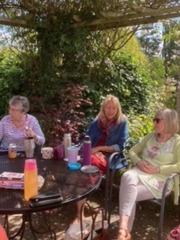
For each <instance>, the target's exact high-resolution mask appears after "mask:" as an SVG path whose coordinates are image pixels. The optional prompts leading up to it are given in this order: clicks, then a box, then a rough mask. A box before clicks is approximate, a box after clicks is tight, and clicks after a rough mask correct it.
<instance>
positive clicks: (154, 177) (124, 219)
mask: <svg viewBox="0 0 180 240" xmlns="http://www.w3.org/2000/svg"><path fill="white" fill-rule="evenodd" d="M153 123H154V132H153V133H150V134H148V135H147V136H145V137H144V138H143V139H142V140H141V141H140V142H139V143H138V144H136V145H135V146H134V147H132V149H130V151H129V158H130V160H131V161H132V163H133V165H134V167H133V168H132V169H130V170H128V171H126V172H125V173H124V174H123V175H122V179H121V185H120V192H119V215H120V219H119V231H118V237H117V240H127V239H130V233H129V232H130V231H131V230H132V226H133V221H134V216H135V207H136V202H138V201H143V200H147V199H153V198H161V196H162V189H163V186H164V183H165V181H166V179H167V177H168V176H169V175H170V174H171V173H174V172H180V158H179V156H180V136H179V135H178V134H177V133H178V132H179V119H178V114H177V112H176V111H175V110H171V109H163V110H159V111H158V112H157V113H156V114H155V117H154V119H153ZM178 185H179V184H178V183H176V184H175V196H176V199H175V203H176V200H177V193H178ZM172 187H173V186H172V184H171V185H170V186H169V188H168V190H167V194H168V193H170V192H171V191H172Z"/></svg>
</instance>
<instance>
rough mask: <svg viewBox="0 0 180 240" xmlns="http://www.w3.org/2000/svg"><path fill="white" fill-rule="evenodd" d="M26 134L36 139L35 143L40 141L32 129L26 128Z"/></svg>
mask: <svg viewBox="0 0 180 240" xmlns="http://www.w3.org/2000/svg"><path fill="white" fill-rule="evenodd" d="M25 134H26V137H32V138H34V141H35V142H36V141H37V140H38V138H37V135H36V134H35V133H34V132H33V131H32V129H30V128H28V127H26V128H25Z"/></svg>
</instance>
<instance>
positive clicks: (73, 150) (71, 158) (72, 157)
mask: <svg viewBox="0 0 180 240" xmlns="http://www.w3.org/2000/svg"><path fill="white" fill-rule="evenodd" d="M78 151H79V148H78V147H76V146H70V147H68V148H67V158H68V162H69V163H76V162H77V156H78Z"/></svg>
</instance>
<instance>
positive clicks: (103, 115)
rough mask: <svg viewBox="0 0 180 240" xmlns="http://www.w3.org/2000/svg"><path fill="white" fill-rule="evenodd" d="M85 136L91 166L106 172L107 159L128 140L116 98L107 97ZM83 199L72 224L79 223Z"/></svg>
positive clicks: (78, 205)
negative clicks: (88, 144)
mask: <svg viewBox="0 0 180 240" xmlns="http://www.w3.org/2000/svg"><path fill="white" fill-rule="evenodd" d="M87 134H88V135H89V136H90V137H91V142H92V156H91V164H92V165H96V166H98V167H99V169H100V171H101V172H102V173H105V172H106V167H107V160H106V159H107V157H108V156H109V155H110V154H111V153H113V152H116V151H122V150H123V149H124V147H125V143H126V140H127V138H128V124H127V118H126V116H125V115H124V114H123V113H122V110H121V105H120V102H119V100H118V98H117V97H115V96H113V95H107V96H106V98H105V99H104V101H103V102H102V104H101V108H100V112H99V113H98V115H97V117H96V118H95V119H94V120H93V121H92V123H91V124H90V127H89V129H88V131H87ZM84 202H85V199H83V200H81V201H79V202H78V203H77V214H76V218H75V220H74V222H79V219H80V212H81V206H82V204H83V203H84Z"/></svg>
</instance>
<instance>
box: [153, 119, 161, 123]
mask: <svg viewBox="0 0 180 240" xmlns="http://www.w3.org/2000/svg"><path fill="white" fill-rule="evenodd" d="M162 119H163V118H153V122H156V123H157V124H158V123H160V121H161V120H162Z"/></svg>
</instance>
